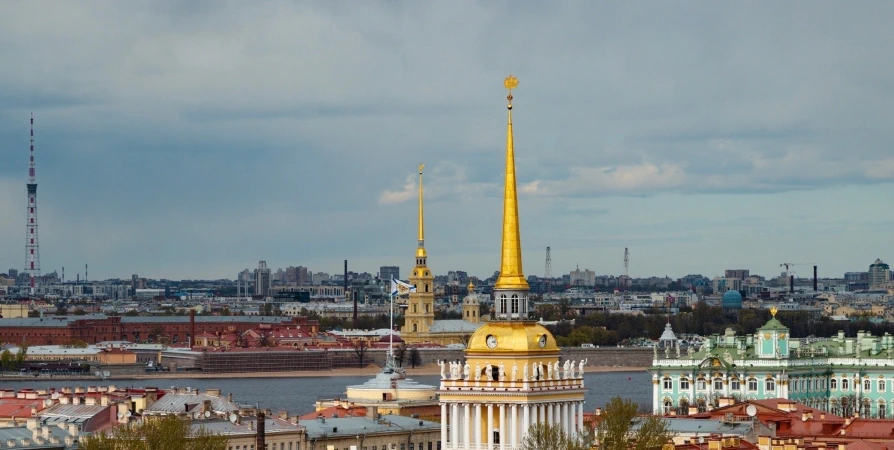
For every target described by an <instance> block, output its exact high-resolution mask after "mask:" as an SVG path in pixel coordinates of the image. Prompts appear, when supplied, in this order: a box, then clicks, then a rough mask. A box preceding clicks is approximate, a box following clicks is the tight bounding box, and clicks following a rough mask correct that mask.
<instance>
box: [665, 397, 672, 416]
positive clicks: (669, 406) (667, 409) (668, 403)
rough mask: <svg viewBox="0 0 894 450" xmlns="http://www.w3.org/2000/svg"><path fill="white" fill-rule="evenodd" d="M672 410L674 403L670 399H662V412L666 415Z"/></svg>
mask: <svg viewBox="0 0 894 450" xmlns="http://www.w3.org/2000/svg"><path fill="white" fill-rule="evenodd" d="M673 410H674V404H673V403H671V401H670V400H665V401H664V414H665V415H668V414H670V413H671V411H673Z"/></svg>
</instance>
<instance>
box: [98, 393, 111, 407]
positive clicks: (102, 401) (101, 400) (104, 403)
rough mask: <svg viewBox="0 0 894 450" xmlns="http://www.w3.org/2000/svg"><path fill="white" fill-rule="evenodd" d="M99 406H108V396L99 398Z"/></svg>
mask: <svg viewBox="0 0 894 450" xmlns="http://www.w3.org/2000/svg"><path fill="white" fill-rule="evenodd" d="M99 404H100V405H102V406H109V396H108V395H102V396H100V397H99Z"/></svg>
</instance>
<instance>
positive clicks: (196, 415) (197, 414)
mask: <svg viewBox="0 0 894 450" xmlns="http://www.w3.org/2000/svg"><path fill="white" fill-rule="evenodd" d="M192 418H193V419H201V418H202V413H201V412H196V413H195V414H193V415H192Z"/></svg>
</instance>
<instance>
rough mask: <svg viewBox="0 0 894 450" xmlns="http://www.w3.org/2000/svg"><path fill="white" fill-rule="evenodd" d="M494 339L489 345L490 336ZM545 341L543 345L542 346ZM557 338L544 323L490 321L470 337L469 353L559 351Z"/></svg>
mask: <svg viewBox="0 0 894 450" xmlns="http://www.w3.org/2000/svg"><path fill="white" fill-rule="evenodd" d="M490 336H493V337H494V338H495V339H496V343H495V344H496V345H494V342H493V339H490V340H491V345H490V346H489V345H488V340H489V337H490ZM541 341H543V342H542V343H543V346H541V345H540V344H541ZM557 351H559V346H558V345H556V339H555V338H554V337H553V335H552V333H550V332H549V330H547V329H546V328H544V327H543V325H540V324H539V323H536V322H488V323H486V324H485V325H484V326H482V327H481V328H479V329H478V330H477V331H475V334H473V335H472V337H471V338H470V339H469V345H468V348H467V350H466V352H467V353H475V352H486V353H528V352H557Z"/></svg>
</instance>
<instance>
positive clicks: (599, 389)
mask: <svg viewBox="0 0 894 450" xmlns="http://www.w3.org/2000/svg"><path fill="white" fill-rule="evenodd" d="M370 378H371V376H357V377H353V376H352V377H340V376H335V377H325V376H321V377H301V378H238V379H226V378H217V379H196V378H170V379H159V380H114V381H100V380H96V381H85V380H78V381H63V380H48V379H46V378H41V379H36V380H34V381H0V389H16V390H18V389H47V388H51V387H55V388H62V387H66V386H71V387H75V386H102V385H109V384H113V385H115V386H117V387H119V388H121V387H126V386H132V387H147V386H152V387H157V388H161V389H167V388H170V387H172V386H177V387H187V386H188V387H192V388H195V389H201V390H205V389H207V388H211V389H214V388H217V389H220V390H222V391H223V395H226V394H227V393H232V394H233V401H234V402H236V403H240V404H251V405H255V404H257V405H259V406H260V407H261V408H264V409H270V410H272V411H273V412H274V413H275V412H277V411H288V412H289V413H290V414H307V413H309V412H313V410H314V402H315V401H316V400H318V399H323V398H336V397H340V396H344V393H345V386H350V385H355V384H362V383H364V382H366V381H367V380H369V379H370ZM410 378H412V379H413V380H416V381H418V382H419V383H422V384H430V385H434V386H437V385H438V381H439V379H440V377H439V376H438V375H419V376H414V377H410ZM584 383H585V386H586V388H587V389H588V392H587V398H586V410H587V411H593V410H595V409H596V408H597V407H603V406H605V403H606V402H608V401H609V399H611V398H612V397H615V396H621V397H625V398H630V399H632V400H633V401H635V402H637V403H639V404H640V406H641V407H644V408H646V409H651V408H652V382H651V376H650V375H649V374H648V373H647V372H605V373H588V374H586V376H585V377H584Z"/></svg>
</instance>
